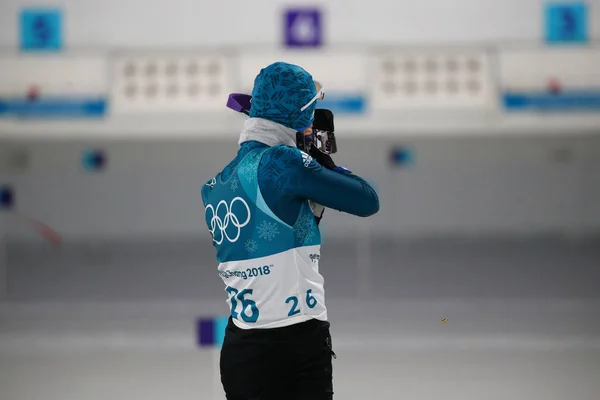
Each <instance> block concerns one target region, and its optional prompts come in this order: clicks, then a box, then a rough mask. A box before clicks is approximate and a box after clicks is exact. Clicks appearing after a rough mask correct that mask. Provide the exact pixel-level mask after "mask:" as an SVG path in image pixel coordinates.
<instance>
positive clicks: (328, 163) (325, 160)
mask: <svg viewBox="0 0 600 400" xmlns="http://www.w3.org/2000/svg"><path fill="white" fill-rule="evenodd" d="M308 154H310V155H311V156H312V158H314V159H315V161H317V162H318V163H319V164H321V165H322V166H324V167H325V168H327V169H331V170H334V169H336V168H337V165H335V163H334V162H333V159H332V158H331V156H330V155H329V154H327V153H325V152H323V151H321V150H319V149H317V148H316V147H315V146H313V145H311V146H310V149H309V150H308Z"/></svg>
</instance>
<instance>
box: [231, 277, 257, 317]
mask: <svg viewBox="0 0 600 400" xmlns="http://www.w3.org/2000/svg"><path fill="white" fill-rule="evenodd" d="M225 291H227V293H229V294H230V295H231V317H232V318H235V319H237V318H238V316H239V315H240V314H238V313H237V311H236V309H237V308H238V301H239V302H240V303H242V311H241V317H242V321H244V322H248V323H254V322H256V321H258V316H259V314H260V312H259V311H258V307H256V302H255V301H254V300H250V299H247V298H246V297H245V296H246V295H249V294H252V289H244V290H242V291H238V290H237V289H235V288H232V287H231V286H227V288H226V289H225ZM248 309H250V314H248Z"/></svg>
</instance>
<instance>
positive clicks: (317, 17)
mask: <svg viewBox="0 0 600 400" xmlns="http://www.w3.org/2000/svg"><path fill="white" fill-rule="evenodd" d="M284 42H285V45H286V46H287V47H320V46H321V45H322V44H323V18H322V14H321V11H320V10H319V9H316V8H292V9H288V10H286V12H285V15H284Z"/></svg>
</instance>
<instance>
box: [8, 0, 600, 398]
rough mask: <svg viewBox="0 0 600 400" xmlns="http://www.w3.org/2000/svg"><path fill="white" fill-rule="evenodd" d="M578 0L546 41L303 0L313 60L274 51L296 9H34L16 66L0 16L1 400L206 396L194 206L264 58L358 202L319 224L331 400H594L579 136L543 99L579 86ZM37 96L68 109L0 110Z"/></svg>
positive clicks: (209, 266) (529, 5) (588, 58)
mask: <svg viewBox="0 0 600 400" xmlns="http://www.w3.org/2000/svg"><path fill="white" fill-rule="evenodd" d="M598 3H599V2H597V1H588V2H587V7H588V14H587V19H586V21H587V28H586V31H585V32H586V36H587V39H586V40H583V39H581V38H579V39H577V40H580V39H581V42H575V43H563V44H561V43H559V44H555V43H552V42H551V41H549V40H548V37H547V36H552V37H554V36H553V35H549V34H548V33H547V30H548V29H549V28H547V25H548V24H549V22H548V16H547V7H549V5H548V4H547V3H545V2H542V1H533V0H529V1H503V2H498V1H496V2H492V1H489V2H488V1H486V2H483V1H474V0H461V1H459V2H454V3H453V4H452V6H450V5H448V4H446V2H443V1H440V0H438V1H434V0H429V1H427V2H423V1H421V2H418V3H417V2H408V1H401V2H393V3H390V2H386V1H377V2H370V3H368V4H366V3H365V4H359V3H357V4H355V5H354V6H353V7H348V6H347V4H346V2H341V1H328V2H327V3H323V4H321V5H319V4H317V6H316V9H317V10H318V11H319V13H320V14H319V15H321V18H322V20H321V23H322V24H323V25H322V26H320V28H319V29H318V32H319V35H320V36H321V38H322V39H323V40H322V43H321V45H320V46H318V47H316V48H309V49H305V48H301V49H289V48H284V47H283V43H284V42H285V40H284V39H285V38H284V36H286V35H292V36H293V35H295V34H294V32H295V28H294V29H292V28H290V29H285V26H284V21H285V18H284V15H285V13H286V10H290V9H291V10H294V9H295V8H303V7H308V6H310V7H315V5H314V4H312V3H311V4H308V3H306V4H305V3H304V2H295V3H286V4H282V3H279V2H271V1H259V2H253V3H247V2H234V3H231V2H229V3H222V4H211V5H210V6H208V5H206V4H203V3H198V2H188V1H176V2H169V3H168V4H167V3H161V2H155V3H154V2H153V3H152V7H149V6H148V4H147V2H143V3H142V2H139V1H127V2H113V1H103V2H100V1H90V0H86V1H74V0H72V1H64V2H61V3H53V2H38V3H37V4H36V7H37V9H38V11H39V10H40V9H42V8H43V7H46V5H47V6H48V7H50V8H52V9H58V10H60V13H59V14H60V15H61V16H62V24H63V25H62V39H61V42H62V46H58V47H59V50H60V51H59V52H55V51H54V50H53V51H52V52H48V49H41V50H44V51H42V52H41V53H40V52H38V51H32V50H31V49H27V50H25V49H23V51H21V52H19V43H20V39H22V37H21V35H22V33H20V28H21V24H22V20H21V18H20V12H21V11H22V10H23V9H24V8H31V5H30V4H28V3H25V2H22V1H3V2H2V4H1V5H0V46H2V53H1V54H0V68H1V69H2V70H3V71H5V72H6V73H5V74H3V76H0V115H1V118H0V186H1V187H2V188H3V190H5V191H6V193H7V192H8V189H10V192H11V194H12V196H11V198H12V200H13V201H12V203H13V207H11V208H10V209H7V208H8V207H5V208H4V209H2V210H1V211H0V228H1V229H0V234H1V235H2V241H1V246H0V257H1V258H0V259H1V261H0V288H1V289H0V398H2V399H3V400H4V399H7V400H37V399H61V400H96V399H98V400H100V399H102V400H104V399H107V398H114V399H123V400H134V399H144V400H153V399H164V398H177V399H211V400H212V399H222V398H224V397H223V396H222V395H221V393H220V385H219V381H218V369H217V364H218V347H215V348H200V347H198V345H197V331H196V328H197V325H196V320H197V319H198V318H199V317H212V316H220V315H225V314H227V312H228V310H227V308H226V305H225V292H224V291H223V287H222V282H221V279H220V278H219V277H218V275H217V273H216V261H215V259H214V250H213V248H212V245H211V241H210V236H209V234H208V232H207V231H206V228H205V226H204V222H203V207H202V204H201V199H200V196H199V193H200V187H201V185H202V184H203V183H204V182H206V181H208V180H209V179H210V178H211V177H212V176H213V175H214V174H215V173H216V172H218V171H219V169H220V168H221V167H222V166H223V165H225V163H226V162H228V161H229V160H230V159H232V158H233V157H234V155H235V152H236V150H237V146H236V143H237V135H238V134H239V131H240V129H241V126H242V123H243V120H244V117H243V116H241V115H236V114H235V113H233V112H232V111H230V110H227V109H226V108H225V101H226V97H227V94H228V93H230V92H234V91H240V92H244V91H245V92H248V91H249V90H250V89H251V85H252V80H253V78H254V76H255V75H256V74H257V73H258V71H259V69H260V68H261V67H262V66H265V65H267V64H268V63H269V62H272V61H275V60H278V59H285V60H290V61H292V62H298V63H301V64H302V65H305V66H306V67H307V69H309V70H310V71H311V72H313V74H314V75H315V77H316V78H318V79H320V80H322V81H323V82H324V83H325V85H326V88H327V93H328V99H329V101H330V103H329V105H330V106H332V107H333V106H335V107H338V109H337V112H336V128H337V129H336V134H337V137H338V142H339V151H340V153H339V154H338V155H336V161H337V162H338V163H339V164H341V165H344V166H347V167H348V168H350V169H351V170H353V171H355V172H356V173H358V174H360V175H362V176H364V177H366V178H367V179H368V180H369V181H371V182H372V183H373V184H374V186H375V187H376V188H377V190H378V193H379V195H380V201H381V211H380V213H379V214H377V215H375V216H373V217H372V218H368V219H361V218H356V217H351V216H348V215H344V214H341V213H338V212H336V211H332V210H327V211H326V212H325V216H324V220H323V225H322V231H323V240H324V243H323V251H322V259H321V270H322V273H323V275H324V276H325V282H326V283H325V285H326V293H327V302H328V307H329V314H330V319H331V322H332V331H333V340H334V349H335V351H336V353H337V355H338V359H337V360H334V368H335V389H336V398H340V399H364V398H367V397H373V393H374V392H376V393H377V395H378V398H380V399H398V398H411V399H433V398H441V397H444V398H447V399H449V400H454V399H463V400H464V399H480V398H482V397H484V398H486V399H490V400H496V399H498V400H500V399H502V400H505V399H514V400H517V399H519V400H521V399H523V400H530V399H545V400H565V399H569V400H593V399H596V398H597V393H598V390H599V389H600V384H599V383H598V380H597V375H598V363H597V360H598V357H599V356H600V323H599V322H598V315H599V311H600V290H599V289H600V272H599V271H600V268H599V267H600V135H599V133H600V132H599V128H598V127H600V118H599V114H598V110H597V108H595V109H594V108H593V107H591V106H589V107H588V108H584V109H577V107H576V106H573V102H571V103H569V102H568V101H567V100H565V98H567V97H569V96H571V97H574V98H575V102H576V101H577V100H578V98H577V96H581V92H582V91H583V92H585V93H587V94H588V95H590V96H593V95H594V94H597V93H599V89H600V76H599V75H598V71H600V68H598V65H600V61H599V60H600V53H599V51H598V47H597V43H598V42H597V39H598V37H599V35H600V34H599V31H598V29H600V28H598V27H599V26H600V23H599V22H600V21H599V20H598V18H599V15H600V14H599V13H597V12H593V10H594V9H596V10H597V8H598V7H600V5H599V4H598ZM569 4H571V5H572V4H574V3H568V5H569ZM36 7H34V8H36ZM231 10H236V11H235V12H231ZM225 15H226V16H227V17H226V18H225V17H224V16H225ZM314 29H315V30H316V28H314ZM309 36H310V35H309ZM303 37H304V36H302V37H300V38H295V39H298V40H299V41H301V39H302V38H303ZM240 38H243V40H240ZM574 38H575V36H573V38H571V39H570V40H575V39H574ZM45 43H46V44H47V45H48V46H49V44H48V43H51V41H48V42H45ZM52 43H54V42H52ZM34 50H35V49H34ZM38 50H40V49H38ZM55 50H56V49H55ZM453 61H454V62H456V63H457V65H458V71H455V72H452V71H454V70H453V68H454V67H452V65H454V64H452V62H453ZM172 65H175V67H171V66H172ZM192 66H195V67H192ZM173 68H174V69H173ZM194 68H195V69H194ZM190 71H192V72H190ZM193 71H196V72H193ZM453 74H454V75H453ZM432 82H434V83H432ZM452 82H454V83H455V84H456V85H458V94H455V92H453V91H452V90H454V89H452V88H453V87H454V86H452ZM413 86H414V87H417V89H415V88H414V87H413ZM432 87H435V88H436V90H435V91H432V90H431V88H432ZM173 88H175V89H173ZM411 88H412V89H411ZM451 89H452V90H451ZM411 90H412V91H411ZM414 90H416V92H414ZM509 95H518V96H521V97H522V98H526V99H527V101H529V102H530V103H529V104H530V106H529V107H533V106H531V104H534V103H535V106H536V107H537V109H533V108H527V107H526V106H523V105H522V104H521V105H519V104H517V105H515V104H514V103H511V102H508V101H507V96H509ZM170 96H172V97H170ZM536 96H537V97H536ZM38 97H39V99H38ZM60 97H63V98H65V97H66V98H68V99H70V100H72V101H77V102H80V103H78V104H79V105H81V104H84V105H85V106H86V107H80V109H79V111H78V112H80V113H81V114H79V115H77V116H76V117H74V116H68V117H67V116H65V115H58V116H56V115H54V116H48V115H42V116H41V117H40V116H39V115H38V116H37V117H36V118H35V119H34V120H32V119H25V118H24V114H23V113H24V111H22V110H21V114H19V113H18V112H17V113H16V114H7V113H6V108H4V109H3V108H2V107H1V106H3V105H4V106H6V105H10V106H11V107H14V105H15V104H16V103H17V100H27V101H28V103H26V104H28V105H29V106H31V105H32V104H45V103H44V102H46V101H47V102H48V103H47V104H54V105H56V104H59V103H58V101H59V100H57V99H58V98H60ZM536 98H537V99H538V100H535V99H536ZM32 99H38V100H35V101H33V102H32ZM332 99H333V100H332ZM540 99H541V100H540ZM36 101H37V103H36ZM579 101H580V106H581V103H582V101H581V98H579ZM517 103H518V102H517ZM549 103H552V104H553V106H552V107H550V108H544V104H546V106H548V104H549ZM569 104H570V105H569ZM81 109H84V110H85V112H83V113H82V112H81ZM38 111H39V110H38ZM68 111H69V112H74V111H73V110H72V109H71V110H68ZM29 112H31V110H30V111H29ZM29 117H30V116H29ZM2 198H3V199H8V196H7V195H3V197H2ZM19 213H23V214H26V215H29V216H32V217H35V218H37V219H39V220H41V221H43V222H44V223H46V224H48V225H49V226H51V227H52V228H54V229H55V230H56V231H58V232H59V233H60V235H61V239H62V244H61V247H60V248H55V247H53V246H52V245H51V244H50V243H49V242H48V241H47V240H45V239H44V238H42V237H41V236H40V233H39V231H36V230H35V229H33V227H32V225H31V224H30V223H27V222H26V220H25V219H24V218H23V217H22V216H21V214H19ZM444 318H447V321H446V322H442V321H443V319H444Z"/></svg>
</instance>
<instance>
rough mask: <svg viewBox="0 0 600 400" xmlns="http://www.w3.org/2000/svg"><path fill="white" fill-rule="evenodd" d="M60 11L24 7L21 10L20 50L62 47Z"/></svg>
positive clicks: (52, 49) (55, 49) (44, 49)
mask: <svg viewBox="0 0 600 400" xmlns="http://www.w3.org/2000/svg"><path fill="white" fill-rule="evenodd" d="M62 20H63V18H62V11H60V10H58V9H47V8H26V9H24V10H22V11H21V21H20V27H21V32H20V36H21V50H23V51H59V50H60V49H61V48H62V47H63V36H62Z"/></svg>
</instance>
